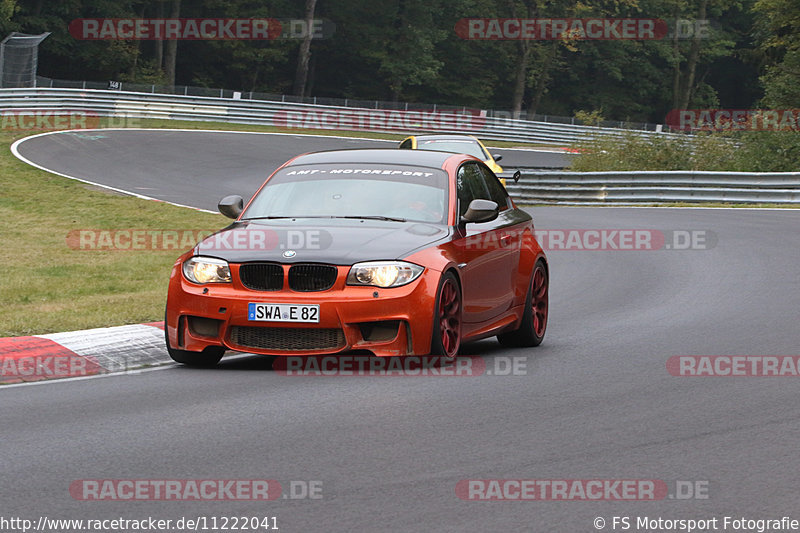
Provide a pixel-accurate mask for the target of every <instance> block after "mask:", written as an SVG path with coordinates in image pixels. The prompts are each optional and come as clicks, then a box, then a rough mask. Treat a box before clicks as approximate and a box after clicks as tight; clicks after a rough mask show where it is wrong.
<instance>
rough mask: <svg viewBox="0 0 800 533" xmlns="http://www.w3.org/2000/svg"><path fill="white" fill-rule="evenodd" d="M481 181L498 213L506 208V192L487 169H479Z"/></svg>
mask: <svg viewBox="0 0 800 533" xmlns="http://www.w3.org/2000/svg"><path fill="white" fill-rule="evenodd" d="M480 169H481V174H482V176H483V180H484V182H485V183H486V188H487V189H488V190H489V199H490V200H491V201H493V202H494V203H496V204H497V206H498V207H499V208H500V211H502V210H503V209H506V208H507V207H508V192H507V191H506V188H505V187H503V184H502V183H500V180H499V179H497V176H495V175H494V172H492V171H491V170H489V169H488V168H486V167H484V166H482V167H480Z"/></svg>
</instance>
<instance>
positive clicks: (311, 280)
mask: <svg viewBox="0 0 800 533" xmlns="http://www.w3.org/2000/svg"><path fill="white" fill-rule="evenodd" d="M337 274H338V271H337V269H336V267H335V266H332V265H312V264H306V265H303V264H300V265H292V267H291V268H290V269H289V288H291V289H292V290H293V291H299V292H313V291H325V290H328V289H330V288H331V287H333V284H334V283H336V276H337Z"/></svg>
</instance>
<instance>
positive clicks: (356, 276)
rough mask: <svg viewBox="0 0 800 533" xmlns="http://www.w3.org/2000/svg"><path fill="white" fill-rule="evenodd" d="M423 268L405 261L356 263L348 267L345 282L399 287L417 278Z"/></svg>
mask: <svg viewBox="0 0 800 533" xmlns="http://www.w3.org/2000/svg"><path fill="white" fill-rule="evenodd" d="M423 270H425V269H424V268H423V267H421V266H419V265H415V264H414V263H406V262H405V261H370V262H367V263H356V264H355V265H353V266H352V267H350V273H349V274H347V284H348V285H368V286H372V287H383V288H386V287H400V286H401V285H406V284H408V283H411V282H412V281H414V280H415V279H417V278H418V277H419V275H420V274H422V271H423Z"/></svg>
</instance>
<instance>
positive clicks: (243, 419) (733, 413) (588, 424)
mask: <svg viewBox="0 0 800 533" xmlns="http://www.w3.org/2000/svg"><path fill="white" fill-rule="evenodd" d="M175 135H176V136H177V138H175V139H173V140H174V142H175V143H178V142H179V141H180V139H181V136H180V135H179V134H175ZM55 137H56V139H59V136H55ZM182 138H183V139H185V140H186V142H187V144H189V145H191V144H192V143H193V142H194V139H193V136H192V135H188V136H185V137H182ZM218 139H219V140H218V142H217V143H215V149H216V150H217V152H218V153H224V152H225V151H226V149H230V150H231V151H232V152H235V151H236V150H238V149H239V144H240V142H241V140H240V139H238V138H234V137H232V136H228V135H222V136H221V137H219V138H218ZM69 142H74V141H69ZM146 142H147V143H148V144H147V145H146V146H132V141H131V140H130V139H127V142H125V143H123V145H125V146H128V148H129V150H127V151H122V152H121V153H120V154H118V157H119V160H118V161H117V162H116V164H115V165H114V168H126V167H129V166H132V167H138V169H139V170H138V174H137V171H134V170H133V169H129V170H127V174H126V175H127V176H128V179H130V180H131V181H129V182H128V183H127V185H128V186H134V187H135V186H145V187H149V186H151V185H152V184H153V183H161V182H165V181H172V178H173V177H179V178H180V179H178V182H177V183H172V184H171V185H170V186H169V187H170V189H169V190H170V191H171V194H175V195H177V196H178V197H179V198H182V199H183V200H182V203H194V204H195V205H197V206H199V207H208V206H209V205H211V204H213V203H214V202H215V201H216V198H218V197H219V196H220V195H221V194H220V193H221V191H219V188H220V187H221V186H222V185H224V183H217V182H212V183H209V182H205V181H203V179H201V178H202V177H207V176H209V174H210V171H209V169H207V168H205V167H204V166H203V165H205V164H208V161H209V158H208V156H207V154H198V155H199V156H200V157H198V158H186V159H184V160H180V159H179V158H177V157H176V158H175V160H174V161H173V162H172V163H171V165H170V166H169V167H168V168H165V169H158V168H154V167H157V166H158V165H157V163H158V161H156V160H155V159H154V158H153V157H148V156H147V150H148V148H147V146H151V147H153V149H157V148H159V146H157V143H156V144H155V145H151V144H149V141H146ZM231 142H232V143H233V145H230V144H229V143H231ZM314 143H316V141H313V140H311V141H309V144H314ZM26 144H27V143H23V145H22V148H23V149H24V150H25V152H24V153H26V154H28V156H29V157H30V154H31V153H33V151H32V150H31V151H28V148H29V147H27V146H26ZM108 146H112V147H115V146H119V144H115V143H111V144H107V141H103V142H89V141H87V142H86V143H85V144H84V145H83V146H82V150H83V152H82V153H81V156H82V157H77V156H76V157H74V158H72V159H70V160H69V162H70V165H76V164H77V162H78V161H80V160H81V159H82V160H84V161H85V162H86V165H87V168H86V172H82V169H81V168H80V167H76V166H72V167H70V168H69V169H62V171H63V172H79V173H80V174H81V175H84V176H86V175H89V174H90V171H95V170H96V168H97V167H96V165H97V164H98V162H99V161H105V162H108V161H113V160H114V158H115V157H117V156H116V155H115V154H110V153H107V151H106V150H105V148H104V147H108ZM293 146H294V150H295V151H307V150H309V149H313V148H309V146H308V145H306V144H305V141H301V140H297V139H296V140H294V141H293ZM285 150H290V147H288V146H287V147H284V148H281V149H280V150H279V151H281V153H280V154H278V155H276V154H273V153H271V151H270V149H268V148H265V149H264V158H263V160H262V159H259V158H258V157H255V156H253V157H252V158H251V159H249V160H247V161H241V162H240V163H239V165H238V166H237V167H236V168H235V169H232V170H230V172H229V174H228V175H233V174H235V175H237V176H242V177H243V176H253V177H255V176H259V175H263V174H264V167H265V166H269V164H267V163H266V160H267V159H268V158H271V157H275V158H277V159H283V158H284V156H285V155H287V153H285ZM188 152H189V151H188V150H187V151H185V152H183V153H188ZM37 153H41V152H37ZM42 157H45V158H46V157H51V155H50V154H42ZM50 162H51V163H52V162H53V161H52V160H51V161H50ZM42 164H43V163H42ZM59 168H61V167H59ZM136 175H138V176H140V178H138V179H134V177H135V176H136ZM242 179H243V178H242ZM164 186H165V187H166V185H164ZM224 186H225V187H228V185H224ZM198 191H205V193H204V194H210V197H208V198H205V197H200V196H198V194H200V193H199V192H198ZM226 192H227V191H226ZM530 211H531V213H532V214H533V216H534V219H535V222H536V224H537V228H538V229H550V230H552V229H565V228H594V229H600V228H610V229H621V228H631V229H645V228H646V229H659V230H680V229H685V230H705V231H708V232H713V235H714V236H715V237H716V245H715V246H713V247H711V248H710V249H692V250H674V249H671V250H666V249H663V250H658V251H634V250H629V251H619V250H616V251H615V250H609V251H587V250H559V251H555V250H554V251H550V252H549V254H548V256H549V259H550V264H551V272H552V279H551V301H550V303H551V315H550V323H549V327H548V332H547V337H546V339H545V342H544V343H543V344H542V346H540V347H538V348H535V349H522V350H511V349H501V348H500V347H499V345H498V344H497V343H496V342H494V341H493V340H486V341H482V342H479V343H475V344H473V345H471V346H469V347H468V353H471V354H477V355H481V356H482V357H483V359H484V360H485V361H486V362H487V365H488V366H489V368H490V369H491V368H494V367H495V365H499V364H502V363H503V362H505V361H506V360H507V358H509V357H522V358H523V361H524V363H525V365H526V366H525V370H524V372H518V374H519V375H514V376H502V375H492V376H489V375H484V376H480V377H464V378H452V377H450V378H445V377H425V378H416V379H414V378H411V377H406V378H380V377H325V378H323V377H289V376H283V375H280V374H277V373H276V372H274V371H273V370H271V367H270V363H269V360H268V359H266V358H260V357H246V358H241V359H235V360H229V361H225V360H223V362H222V363H221V364H220V366H219V368H217V369H212V370H199V369H189V368H183V367H179V366H175V367H168V368H166V369H163V370H156V371H146V372H142V373H139V374H127V375H117V376H111V377H104V378H100V379H90V380H82V381H63V382H51V383H47V384H43V385H35V386H22V387H15V388H5V389H2V388H0V405H1V406H2V416H1V417H0V427H1V428H2V430H1V431H2V437H0V472H2V476H3V486H4V489H3V491H2V495H1V496H0V509H2V514H3V516H6V517H9V516H21V517H26V518H29V519H32V520H36V518H37V517H39V516H42V515H45V516H47V517H50V518H116V517H125V518H144V517H147V516H153V517H157V518H163V519H168V518H170V519H177V518H180V517H182V516H186V517H196V516H209V517H210V516H218V517H219V516H232V515H237V516H259V517H263V516H276V517H277V519H278V525H279V527H280V530H281V531H298V532H305V531H421V532H422V531H425V532H428V531H537V532H538V531H541V532H565V533H574V532H589V531H597V529H595V526H594V525H593V521H594V520H595V519H596V518H597V517H601V518H603V519H604V520H605V521H606V525H605V527H604V529H602V530H603V531H612V530H613V529H612V520H613V517H614V516H617V517H622V516H628V517H630V518H631V520H632V523H633V525H632V527H631V529H630V530H629V531H637V530H638V531H641V530H642V529H637V528H636V518H637V517H645V516H646V517H648V518H650V519H657V518H659V517H661V518H665V519H667V518H669V519H690V518H693V519H704V518H708V519H710V518H714V517H716V518H718V520H719V522H718V524H717V530H718V531H724V530H725V529H724V528H723V527H722V520H723V517H725V516H731V517H736V518H739V517H745V518H752V519H758V518H761V519H764V518H780V517H782V516H793V518H795V519H800V506H799V505H798V500H797V494H798V492H797V442H798V439H799V438H800V410H799V409H798V396H797V394H798V393H797V390H798V389H797V383H798V381H797V379H798V378H796V377H795V378H792V377H735V378H732V377H674V376H671V375H670V374H669V372H668V371H667V368H666V362H667V359H668V358H669V357H671V356H674V355H798V352H799V351H800V350H799V349H798V347H799V346H800V328H798V327H797V324H798V314H799V313H798V308H799V307H800V306H798V303H800V284H798V274H797V265H798V259H800V252H798V250H800V232H798V231H797V228H798V227H800V212H798V211H795V210H766V211H756V210H705V209H622V208H565V207H537V208H532V209H531V210H530ZM709 235H710V234H709ZM109 478H111V479H187V478H191V479H240V478H243V479H253V478H258V479H276V480H279V481H281V482H282V484H284V486H285V487H286V486H288V482H289V481H290V480H318V481H321V482H322V498H321V499H302V500H291V499H278V500H276V501H272V502H204V503H199V502H129V501H117V502H114V501H102V502H82V501H76V500H74V499H73V498H72V497H71V496H70V493H69V490H68V489H69V486H70V484H71V483H72V482H73V481H75V480H80V479H109ZM496 478H507V479H540V480H541V479H558V480H560V479H657V480H664V481H666V482H667V483H668V485H669V486H670V487H671V489H672V490H671V493H672V495H676V494H677V493H676V491H675V490H674V484H675V482H676V481H678V480H682V481H692V482H701V484H702V483H703V482H707V487H708V494H707V497H706V498H702V499H688V500H682V499H678V498H667V499H664V500H660V501H641V502H635V501H627V502H614V501H592V502H587V501H566V502H553V501H529V502H470V501H462V500H461V499H459V498H458V497H457V496H456V493H455V487H456V484H457V483H458V482H459V481H460V480H464V479H496ZM619 529H620V525H619V524H617V530H619ZM728 530H729V531H732V530H733V529H730V528H729V529H728Z"/></svg>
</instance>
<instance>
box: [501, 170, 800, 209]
mask: <svg viewBox="0 0 800 533" xmlns="http://www.w3.org/2000/svg"><path fill="white" fill-rule="evenodd" d="M505 174H506V173H504V175H505ZM506 187H507V188H508V191H509V193H511V195H512V196H513V197H514V199H515V200H517V201H518V202H519V203H523V204H531V203H536V204H584V205H585V204H598V205H600V204H641V203H646V204H649V203H665V202H667V203H669V202H687V203H708V202H730V203H776V204H800V172H705V171H636V172H536V173H525V174H523V175H522V177H521V178H520V180H519V182H518V183H514V182H513V181H511V180H506Z"/></svg>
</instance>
